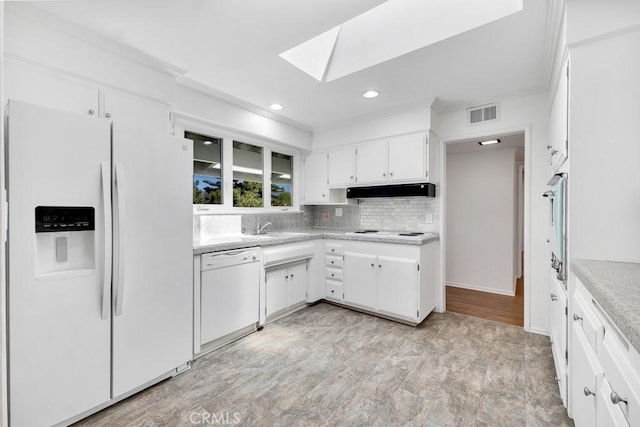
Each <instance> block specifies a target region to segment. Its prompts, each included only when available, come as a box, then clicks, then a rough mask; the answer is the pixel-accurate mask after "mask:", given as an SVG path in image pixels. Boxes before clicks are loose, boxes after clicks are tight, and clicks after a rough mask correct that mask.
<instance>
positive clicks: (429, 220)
mask: <svg viewBox="0 0 640 427" xmlns="http://www.w3.org/2000/svg"><path fill="white" fill-rule="evenodd" d="M424 222H426V223H427V224H433V212H427V214H426V215H425V218H424Z"/></svg>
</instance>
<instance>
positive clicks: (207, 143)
mask: <svg viewBox="0 0 640 427" xmlns="http://www.w3.org/2000/svg"><path fill="white" fill-rule="evenodd" d="M202 143H203V144H204V145H211V144H213V142H211V141H202Z"/></svg>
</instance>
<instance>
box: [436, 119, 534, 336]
mask: <svg viewBox="0 0 640 427" xmlns="http://www.w3.org/2000/svg"><path fill="white" fill-rule="evenodd" d="M489 140H493V141H499V142H495V143H493V144H491V145H482V144H479V142H482V141H489ZM444 147H445V150H444V153H443V154H444V157H445V160H444V161H445V165H444V166H445V167H444V175H443V180H444V184H445V185H444V187H445V188H446V197H445V202H444V203H445V205H446V206H445V209H444V212H445V221H444V222H445V230H444V231H445V233H444V239H445V247H446V250H445V253H444V256H445V259H446V261H445V271H444V279H445V298H446V310H447V311H452V312H457V313H463V314H467V315H471V316H475V317H482V318H485V319H489V320H495V321H499V322H503V323H509V324H514V325H518V326H524V305H525V304H524V286H525V283H524V274H523V272H524V266H523V250H524V160H525V159H524V155H525V154H524V153H525V149H524V148H525V133H524V132H523V131H520V132H512V133H504V134H497V135H488V136H486V137H482V138H474V139H465V140H459V141H451V142H448V143H447V144H445V146H444Z"/></svg>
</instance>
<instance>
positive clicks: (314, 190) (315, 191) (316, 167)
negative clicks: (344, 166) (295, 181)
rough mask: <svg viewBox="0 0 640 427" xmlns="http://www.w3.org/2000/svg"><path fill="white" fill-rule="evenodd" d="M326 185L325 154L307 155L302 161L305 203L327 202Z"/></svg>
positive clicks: (327, 190)
mask: <svg viewBox="0 0 640 427" xmlns="http://www.w3.org/2000/svg"><path fill="white" fill-rule="evenodd" d="M327 183H328V182H327V153H316V154H309V155H308V156H307V157H306V158H305V159H304V201H305V203H326V202H328V201H329V189H328V187H327Z"/></svg>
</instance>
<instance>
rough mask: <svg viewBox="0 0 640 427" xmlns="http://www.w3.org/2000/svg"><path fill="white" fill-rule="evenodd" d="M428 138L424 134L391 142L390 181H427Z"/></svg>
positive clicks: (401, 137) (397, 138)
mask: <svg viewBox="0 0 640 427" xmlns="http://www.w3.org/2000/svg"><path fill="white" fill-rule="evenodd" d="M426 147H427V137H426V135H424V134H422V133H418V134H411V135H404V136H398V137H395V138H392V139H391V140H390V141H389V181H390V182H396V181H398V182H404V181H424V180H426V179H427V168H426V159H427V150H426Z"/></svg>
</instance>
